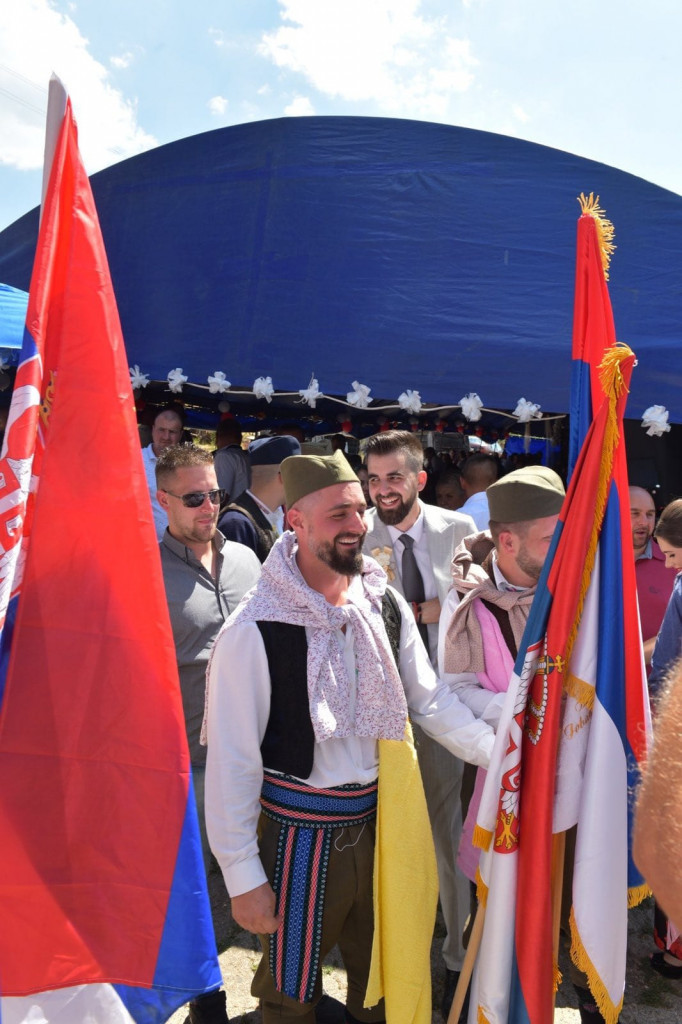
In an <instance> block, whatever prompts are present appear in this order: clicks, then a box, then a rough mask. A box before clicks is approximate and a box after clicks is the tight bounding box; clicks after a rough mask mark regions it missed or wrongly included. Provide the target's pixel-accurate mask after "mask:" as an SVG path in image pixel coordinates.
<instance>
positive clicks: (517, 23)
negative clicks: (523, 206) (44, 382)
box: [0, 0, 682, 230]
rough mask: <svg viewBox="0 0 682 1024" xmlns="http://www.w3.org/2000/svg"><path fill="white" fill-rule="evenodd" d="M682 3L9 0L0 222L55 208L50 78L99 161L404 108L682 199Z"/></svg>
mask: <svg viewBox="0 0 682 1024" xmlns="http://www.w3.org/2000/svg"><path fill="white" fill-rule="evenodd" d="M680 39H682V4H680V3H679V0H648V2H647V3H641V2H637V3H635V2H632V0H572V2H571V3H567V2H565V0H192V2H187V0H182V2H180V0H73V2H70V0H15V2H14V3H10V0H0V230H1V229H2V228H4V227H6V226H7V225H8V224H10V223H12V222H13V221H14V220H15V219H16V218H17V217H19V216H21V215H22V214H24V213H26V212H27V211H28V210H30V209H32V208H33V207H34V206H36V205H37V204H38V203H39V202H40V189H41V168H42V159H43V144H44V124H45V111H46V105H47V87H48V82H49V78H50V75H51V73H52V72H54V73H56V74H57V75H59V77H60V78H61V79H62V81H63V82H64V84H65V86H66V88H67V90H68V91H69V93H70V95H71V100H72V104H73V109H74V113H75V116H76V120H77V122H78V126H79V139H80V148H81V152H82V155H83V160H84V163H85V166H86V169H87V171H88V173H93V172H95V171H98V170H101V169H102V168H104V167H107V166H109V165H111V164H113V163H116V162H118V161H119V160H122V159H125V158H126V157H130V156H134V155H135V154H137V153H140V152H143V151H144V150H147V149H150V148H152V147H155V146H159V145H163V144H165V143H168V142H172V141H174V140H176V139H180V138H184V137H186V136H189V135H194V134H197V133H200V132H205V131H211V130H213V129H216V128H222V127H225V126H227V125H233V124H242V123H244V122H247V121H259V120H264V119H268V118H277V117H283V116H295V117H305V116H310V115H315V114H318V115H321V114H325V115H326V114H344V115H361V116H381V117H407V118H414V119H418V120H424V121H438V122H441V123H445V124H454V125H460V126H463V127H467V128H476V129H481V130H484V131H491V132H499V133H502V134H504V135H512V136H515V137H517V138H521V139H527V140H529V141H532V142H538V143H542V144H544V145H547V146H553V147H555V148H557V149H563V150H567V151H569V152H572V153H576V154H578V155H579V156H583V157H590V158H592V159H594V160H599V161H602V162H603V163H607V164H611V165H612V166H614V167H618V168H620V169H621V170H625V171H629V172H631V173H633V174H637V175H639V176H640V177H643V178H646V179H647V180H649V181H652V182H655V183H656V184H658V185H662V186H664V187H665V188H669V189H672V190H673V191H675V192H678V193H682V132H681V131H680V120H681V118H680V103H681V97H682V60H681V59H680V52H679V47H680Z"/></svg>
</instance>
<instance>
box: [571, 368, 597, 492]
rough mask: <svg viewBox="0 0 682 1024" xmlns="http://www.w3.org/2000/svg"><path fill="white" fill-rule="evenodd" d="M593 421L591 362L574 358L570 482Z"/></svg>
mask: <svg viewBox="0 0 682 1024" xmlns="http://www.w3.org/2000/svg"><path fill="white" fill-rule="evenodd" d="M591 423H592V392H591V370H590V364H589V363H586V362H585V361H584V360H583V359H574V360H573V364H572V366H571V408H570V417H569V425H568V482H569V483H570V480H571V477H572V476H573V470H574V468H575V464H576V462H577V461H578V456H579V455H580V450H581V448H582V446H583V442H584V440H585V438H586V436H587V432H588V430H589V429H590V424H591Z"/></svg>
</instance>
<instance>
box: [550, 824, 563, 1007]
mask: <svg viewBox="0 0 682 1024" xmlns="http://www.w3.org/2000/svg"><path fill="white" fill-rule="evenodd" d="M565 859H566V833H565V832H558V833H556V834H555V835H554V836H553V837H552V882H553V885H552V950H553V958H554V967H555V970H556V972H557V979H558V976H559V937H560V932H561V900H562V896H563V891H564V862H565ZM557 988H558V984H556V985H555V986H554V997H555V998H556V990H557Z"/></svg>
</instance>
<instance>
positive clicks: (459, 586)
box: [445, 534, 535, 672]
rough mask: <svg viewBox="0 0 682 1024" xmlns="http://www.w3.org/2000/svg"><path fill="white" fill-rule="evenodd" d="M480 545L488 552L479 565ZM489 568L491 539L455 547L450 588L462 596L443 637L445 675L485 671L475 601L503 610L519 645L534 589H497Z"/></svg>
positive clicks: (469, 539) (478, 536)
mask: <svg viewBox="0 0 682 1024" xmlns="http://www.w3.org/2000/svg"><path fill="white" fill-rule="evenodd" d="M486 541H487V545H485V542H486ZM482 545H484V546H487V547H488V550H489V553H488V555H487V556H486V557H485V559H484V561H483V564H481V565H479V564H477V562H476V560H475V559H476V557H477V555H478V556H479V557H480V553H481V550H482ZM472 552H473V553H472ZM488 569H490V571H491V572H492V540H490V537H489V536H487V535H482V534H476V535H473V536H472V537H467V538H466V539H465V540H464V541H463V542H462V544H460V546H459V547H458V548H457V551H456V552H455V556H454V558H453V560H452V566H451V570H452V578H453V586H454V588H455V590H457V591H458V592H459V593H460V594H461V593H462V592H464V597H462V599H461V600H460V603H459V605H458V607H457V609H456V611H455V613H454V615H453V616H452V618H451V620H450V625H449V626H448V630H447V633H446V635H445V671H446V672H485V653H484V649H483V636H482V633H481V625H480V622H479V620H478V616H477V615H476V610H475V602H476V601H477V600H482V601H487V602H489V603H490V604H494V605H497V607H498V608H501V609H503V610H504V611H506V612H507V613H508V615H509V625H510V627H511V630H512V633H513V636H514V640H515V641H516V645H517V647H518V645H519V644H520V642H521V637H522V636H523V631H524V629H525V627H526V622H527V621H528V611H529V608H530V605H531V604H532V603H533V597H534V596H535V587H530V588H529V589H528V590H499V589H498V587H497V586H496V585H495V582H494V580H493V579H492V578H491V576H490V575H489V572H488V571H487V570H488Z"/></svg>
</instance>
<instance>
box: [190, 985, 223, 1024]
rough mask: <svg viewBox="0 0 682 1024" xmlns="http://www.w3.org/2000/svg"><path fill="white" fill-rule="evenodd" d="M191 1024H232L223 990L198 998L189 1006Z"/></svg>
mask: <svg viewBox="0 0 682 1024" xmlns="http://www.w3.org/2000/svg"><path fill="white" fill-rule="evenodd" d="M189 1019H190V1024H230V1018H229V1017H228V1016H227V996H226V995H225V993H224V992H223V990H222V989H218V990H217V991H216V992H206V993H205V994H204V995H203V996H197V998H196V999H193V1000H192V1002H191V1003H190V1004H189Z"/></svg>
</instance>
